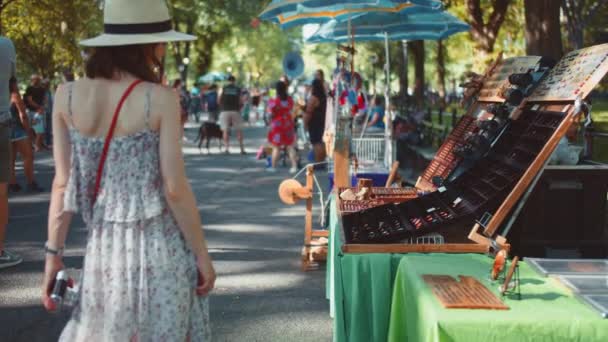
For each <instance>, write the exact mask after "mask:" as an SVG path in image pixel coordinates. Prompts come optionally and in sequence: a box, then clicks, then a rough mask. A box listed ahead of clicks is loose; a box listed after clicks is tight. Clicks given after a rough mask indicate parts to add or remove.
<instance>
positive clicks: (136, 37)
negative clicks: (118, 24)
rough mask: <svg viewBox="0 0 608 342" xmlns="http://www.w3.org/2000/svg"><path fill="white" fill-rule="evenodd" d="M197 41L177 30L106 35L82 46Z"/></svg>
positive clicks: (82, 43)
mask: <svg viewBox="0 0 608 342" xmlns="http://www.w3.org/2000/svg"><path fill="white" fill-rule="evenodd" d="M193 40H196V36H192V35H189V34H185V33H181V32H177V31H175V30H171V31H166V32H158V33H145V34H108V33H104V34H101V35H99V36H97V37H93V38H90V39H85V40H82V41H80V45H82V46H90V47H96V46H122V45H136V44H153V43H166V42H179V41H193Z"/></svg>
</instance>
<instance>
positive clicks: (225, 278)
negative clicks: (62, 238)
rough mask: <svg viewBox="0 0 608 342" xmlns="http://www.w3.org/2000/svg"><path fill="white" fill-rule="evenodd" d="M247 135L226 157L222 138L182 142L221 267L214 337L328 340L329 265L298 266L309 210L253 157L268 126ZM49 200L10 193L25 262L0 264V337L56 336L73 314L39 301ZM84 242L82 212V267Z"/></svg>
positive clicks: (73, 258) (76, 225) (72, 254)
mask: <svg viewBox="0 0 608 342" xmlns="http://www.w3.org/2000/svg"><path fill="white" fill-rule="evenodd" d="M189 127H192V128H189V129H188V132H187V135H188V136H189V137H190V138H193V137H194V136H195V132H194V128H193V126H189ZM245 135H246V146H247V151H248V152H249V154H248V155H247V156H241V155H238V154H236V152H238V151H237V149H233V152H234V154H232V155H228V156H226V155H223V154H219V151H218V148H217V144H215V142H213V143H212V144H211V145H212V147H211V154H210V155H207V154H206V152H205V153H204V154H200V153H199V151H198V149H197V148H194V147H193V146H192V145H189V144H186V147H185V148H184V152H185V154H186V158H185V160H186V165H187V171H188V176H189V178H190V180H191V183H192V186H193V188H194V191H195V193H196V196H197V199H198V203H199V209H200V212H201V216H202V219H203V225H204V227H205V231H206V233H207V238H208V240H209V247H210V251H211V255H212V257H213V259H214V261H215V267H216V270H217V272H218V281H217V284H216V290H215V292H214V293H213V296H212V297H211V305H212V306H211V316H212V328H213V335H214V341H330V340H331V319H330V318H329V314H328V312H329V310H328V303H327V301H326V300H325V277H324V271H315V272H308V273H303V272H301V271H300V270H299V266H300V265H299V253H300V248H301V246H302V239H303V223H304V218H303V214H304V207H303V205H298V206H294V207H287V206H284V205H283V204H281V203H280V202H279V200H278V197H277V195H276V193H277V187H278V184H279V183H280V181H281V180H282V179H284V178H286V177H288V175H287V172H286V169H282V170H280V171H279V172H278V173H276V174H269V173H267V172H265V171H264V167H265V163H264V162H262V161H257V160H255V158H254V152H255V150H256V149H257V147H258V146H260V144H261V143H262V142H263V140H264V136H265V129H264V128H258V127H255V128H254V127H252V128H247V129H246V130H245ZM234 146H235V145H234ZM52 168H53V164H52V160H51V158H50V155H49V154H43V155H37V161H36V177H37V178H38V180H39V183H41V185H42V186H44V187H45V188H46V189H50V183H51V177H52V173H53V169H52ZM320 178H327V177H324V176H321V177H320ZM21 181H22V179H21ZM48 201H49V194H48V193H43V194H40V195H16V196H13V197H11V198H10V210H11V216H10V224H9V232H8V242H7V247H8V248H9V249H11V250H14V251H16V252H18V253H19V254H21V255H22V256H23V257H24V259H25V261H24V262H23V263H22V264H21V265H19V266H17V267H13V268H10V269H5V270H0V340H1V341H55V340H57V337H58V335H59V333H60V331H61V329H62V327H63V325H64V324H65V321H66V319H67V316H68V315H67V313H63V314H59V315H49V314H47V313H45V312H44V311H43V310H42V307H41V306H40V305H39V293H40V290H39V284H40V280H41V277H42V271H43V258H44V255H43V253H42V245H43V243H44V241H45V240H46V220H47V217H46V215H47V210H48ZM85 239H86V231H85V229H84V226H83V223H82V221H81V220H80V219H77V220H75V221H74V222H73V224H72V228H71V230H70V234H69V237H68V242H67V251H66V257H65V258H64V259H65V263H66V264H67V265H68V267H69V266H73V267H80V265H81V264H82V255H83V252H84V245H85Z"/></svg>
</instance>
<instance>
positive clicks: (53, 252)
mask: <svg viewBox="0 0 608 342" xmlns="http://www.w3.org/2000/svg"><path fill="white" fill-rule="evenodd" d="M63 249H64V247H62V248H58V249H54V248H50V247H49V243H48V242H45V243H44V252H45V253H46V254H51V255H55V256H62V255H63Z"/></svg>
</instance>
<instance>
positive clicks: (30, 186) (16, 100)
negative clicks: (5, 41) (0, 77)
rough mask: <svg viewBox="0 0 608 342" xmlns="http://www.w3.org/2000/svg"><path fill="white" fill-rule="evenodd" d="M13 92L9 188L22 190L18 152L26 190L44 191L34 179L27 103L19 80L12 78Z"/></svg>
mask: <svg viewBox="0 0 608 342" xmlns="http://www.w3.org/2000/svg"><path fill="white" fill-rule="evenodd" d="M10 92H11V116H12V119H11V131H12V132H11V148H12V153H11V177H10V180H9V185H8V189H9V191H10V192H19V191H21V186H20V185H19V183H17V177H16V173H15V161H16V159H17V154H20V155H21V158H22V159H23V170H24V171H25V180H26V182H27V185H26V190H27V191H28V192H42V191H44V189H43V188H41V187H40V186H38V183H36V181H35V180H34V151H33V150H32V142H31V140H30V134H29V132H30V124H29V120H28V118H27V114H26V112H25V104H24V103H23V100H22V99H21V95H20V94H19V87H18V86H17V80H15V79H12V80H11V82H10Z"/></svg>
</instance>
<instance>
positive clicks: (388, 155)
mask: <svg viewBox="0 0 608 342" xmlns="http://www.w3.org/2000/svg"><path fill="white" fill-rule="evenodd" d="M384 53H385V54H386V64H385V65H384V68H385V69H386V70H385V72H386V76H385V77H386V93H385V99H386V100H385V103H386V108H385V111H384V112H385V113H386V114H385V118H386V124H385V125H384V127H385V131H384V139H385V149H384V160H385V164H386V165H387V166H389V165H391V164H392V159H393V146H392V139H391V132H392V125H393V118H392V115H391V75H390V72H391V62H390V51H389V46H388V33H387V32H384Z"/></svg>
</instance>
